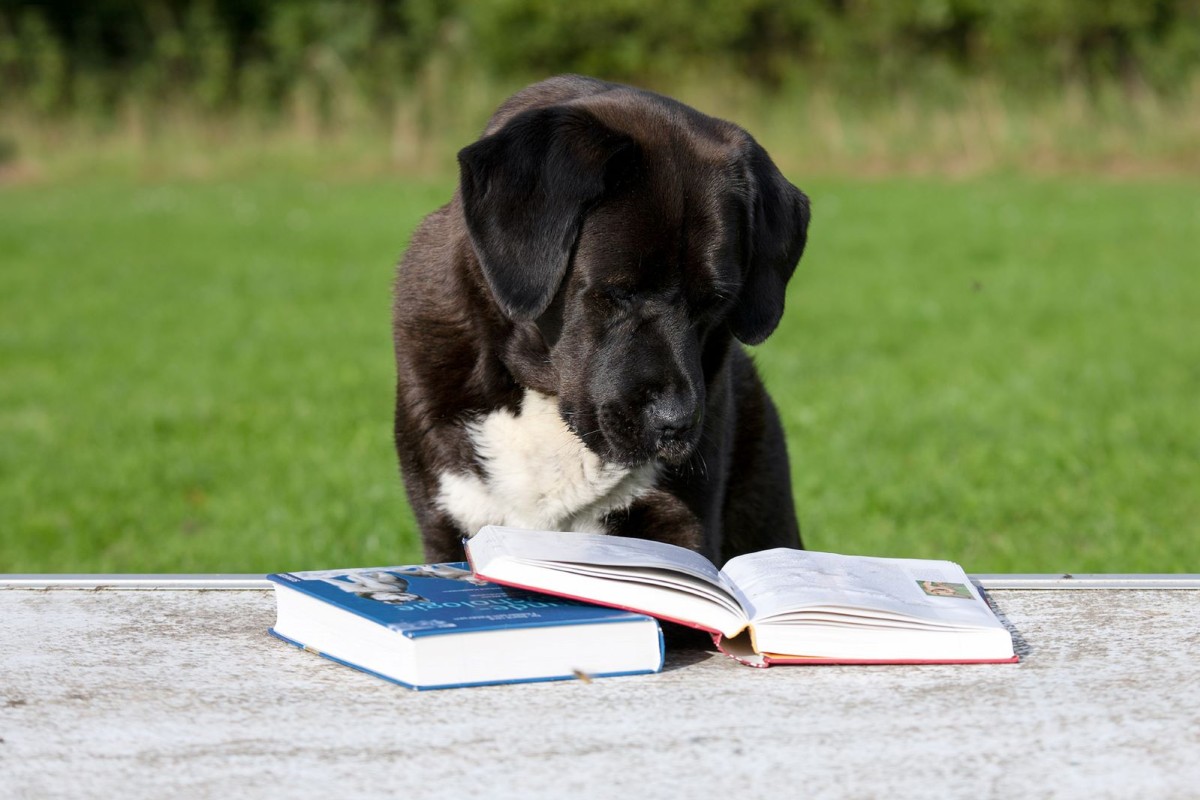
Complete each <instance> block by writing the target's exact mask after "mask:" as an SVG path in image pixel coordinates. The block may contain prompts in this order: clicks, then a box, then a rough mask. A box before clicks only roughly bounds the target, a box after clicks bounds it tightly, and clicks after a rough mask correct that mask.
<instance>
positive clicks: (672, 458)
mask: <svg viewBox="0 0 1200 800" xmlns="http://www.w3.org/2000/svg"><path fill="white" fill-rule="evenodd" d="M459 165H460V180H459V187H458V191H456V192H455V194H454V197H453V199H452V200H451V201H450V203H449V204H447V205H446V206H443V207H442V208H440V209H438V210H437V211H435V212H433V213H432V214H430V215H429V217H427V218H426V219H425V221H424V222H423V223H422V224H421V226H420V227H419V228H418V229H417V231H416V233H415V234H414V235H413V239H412V244H411V245H410V247H409V249H408V252H407V254H406V255H405V257H404V259H403V261H402V262H401V263H400V267H399V269H398V272H397V277H396V286H395V306H394V322H393V331H394V339H395V346H396V372H397V388H396V448H397V451H398V453H399V457H400V465H401V468H402V470H403V473H404V482H405V486H406V488H407V490H408V496H409V500H410V502H411V503H412V507H413V510H414V512H415V514H416V517H417V520H418V522H419V523H420V526H421V534H422V537H423V539H424V544H425V556H426V558H427V559H429V560H430V561H448V560H457V559H461V558H462V546H461V539H462V537H463V536H470V535H472V534H474V533H475V532H476V531H477V530H478V529H479V528H480V527H482V526H483V525H486V524H503V525H513V526H517V527H525V528H539V529H546V530H562V531H592V532H605V533H617V534H621V535H626V536H639V537H644V538H650V539H658V540H661V541H667V542H673V543H675V544H680V545H683V546H686V547H690V548H693V549H696V550H699V551H701V552H703V553H704V554H705V555H707V556H709V557H710V558H712V559H714V560H717V561H718V562H720V561H721V560H725V559H728V558H731V557H733V556H735V555H738V554H741V553H745V552H750V551H753V550H760V549H763V548H767V547H799V546H800V535H799V531H798V529H797V525H796V519H795V511H794V509H793V506H792V496H791V481H790V478H789V473H788V459H787V451H786V448H785V445H784V441H783V432H782V429H781V427H780V424H779V418H778V416H777V414H776V412H775V408H774V406H773V405H772V403H771V400H770V398H769V397H768V396H767V394H766V391H765V390H764V388H763V385H762V383H761V381H760V380H759V378H758V375H757V374H756V373H755V371H754V367H753V365H752V364H751V362H750V359H749V357H748V356H747V355H746V354H745V352H744V351H743V350H742V348H741V345H739V344H738V342H739V341H740V342H742V343H745V344H757V343H759V342H761V341H763V340H764V339H766V338H767V336H769V335H770V333H771V332H772V331H773V330H774V329H775V327H776V325H777V324H778V323H779V320H780V317H781V316H782V314H783V304H784V292H785V289H786V286H787V282H788V279H789V278H790V277H791V275H792V272H793V271H794V269H795V267H796V263H797V261H799V259H800V255H801V253H802V252H803V250H804V243H805V238H806V235H807V228H808V219H809V206H808V198H806V197H805V196H804V194H803V193H801V192H800V191H799V190H798V189H796V187H794V186H792V185H791V184H790V183H788V181H787V180H785V179H784V177H783V176H782V175H781V174H780V173H779V170H778V169H776V167H775V165H774V164H773V163H772V161H771V159H770V157H769V156H768V155H767V153H766V152H765V151H764V150H763V149H762V148H761V147H760V146H759V145H758V144H757V143H756V142H755V141H754V139H753V138H751V136H750V135H749V134H748V133H746V132H745V131H744V130H742V129H741V128H739V127H737V126H736V125H733V124H731V123H728V122H724V121H722V120H718V119H714V118H712V117H708V116H705V115H704V114H701V113H700V112H698V111H695V110H694V109H692V108H689V107H688V106H685V105H683V104H681V103H678V102H676V101H674V100H671V99H669V98H666V97H662V96H660V95H656V94H652V93H650V92H645V91H641V90H638V89H634V88H631V87H627V86H620V85H617V84H612V83H605V82H602V81H598V80H593V79H590V78H582V77H577V76H567V77H559V78H552V79H550V80H547V81H543V82H542V83H538V84H535V85H533V86H530V87H529V88H527V89H525V90H523V91H521V92H520V93H518V94H517V95H515V96H513V97H512V98H510V99H509V100H508V101H507V102H505V103H504V104H503V105H502V106H501V107H500V109H499V110H498V111H497V112H496V114H495V115H494V116H493V117H492V120H491V121H490V122H489V124H488V126H487V129H486V130H485V131H484V135H483V137H482V138H480V140H479V141H477V142H475V143H474V144H472V145H470V146H468V147H466V148H464V149H463V150H462V151H461V152H460V153H459Z"/></svg>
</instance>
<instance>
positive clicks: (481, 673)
mask: <svg viewBox="0 0 1200 800" xmlns="http://www.w3.org/2000/svg"><path fill="white" fill-rule="evenodd" d="M267 578H268V580H270V581H272V582H274V583H276V584H278V586H279V587H280V588H283V587H286V588H288V589H293V590H296V591H297V592H299V593H301V594H302V595H305V596H307V597H308V598H311V599H313V600H318V601H321V603H322V604H324V605H326V606H329V607H332V609H334V610H332V611H330V610H329V609H326V608H322V607H320V606H318V605H314V604H311V603H309V604H304V608H303V610H302V611H303V613H302V611H299V610H298V611H295V612H292V611H290V610H289V611H288V614H287V618H286V619H285V616H284V611H285V609H284V603H283V602H282V598H280V600H281V602H280V618H279V620H278V621H277V622H276V625H275V627H273V628H272V629H271V633H272V634H274V635H275V636H278V637H279V638H281V639H284V640H285V641H288V642H290V643H292V644H296V645H298V646H301V647H306V648H307V649H310V650H315V651H317V652H318V653H320V654H321V655H323V656H325V657H327V658H330V659H332V660H334V661H338V662H339V663H343V664H347V665H348V666H352V667H355V668H357V669H361V670H363V671H366V672H370V673H372V674H375V675H378V676H380V677H384V678H386V679H388V680H392V681H394V682H397V683H401V684H403V685H406V686H411V687H413V688H446V687H449V686H463V685H476V684H484V683H509V682H519V681H534V680H555V679H565V678H571V677H578V676H579V674H580V673H581V672H583V673H587V674H589V675H591V676H595V677H602V676H607V675H615V674H635V673H645V672H655V671H658V670H659V669H661V666H662V655H663V653H662V639H661V632H660V631H659V630H658V627H657V623H656V622H654V621H653V620H652V619H651V618H649V617H646V616H644V615H642V614H636V613H632V612H628V611H620V610H616V609H612V608H605V607H601V606H595V605H591V604H587V603H582V602H578V601H574V600H567V599H563V598H557V597H550V596H548V595H543V594H537V593H534V592H528V591H523V590H518V589H511V588H507V587H503V586H499V585H497V584H493V583H488V582H486V581H483V580H482V579H479V578H476V577H475V576H474V575H473V574H472V573H471V569H470V567H469V565H468V564H466V563H465V562H457V563H445V564H420V565H410V566H394V567H375V568H364V569H341V570H323V571H306V572H292V573H277V574H272V575H268V576H267ZM277 597H279V591H278V589H277ZM292 605H293V604H292V603H289V605H288V609H291V607H292ZM339 612H348V614H349V615H351V616H352V617H356V618H359V619H360V620H366V621H368V622H370V623H373V625H374V626H379V628H382V629H386V632H387V634H390V635H391V636H396V637H402V638H403V639H405V640H409V641H410V642H413V643H414V645H416V647H415V649H414V651H413V652H415V653H417V655H416V658H417V660H418V662H420V659H421V655H420V653H421V652H422V651H421V648H420V646H419V643H420V642H422V641H426V640H429V639H432V638H433V637H448V636H457V637H462V638H463V651H462V655H461V656H459V657H457V658H456V659H455V660H454V663H453V664H446V665H444V666H445V667H446V668H445V669H444V670H439V669H438V668H437V666H438V665H432V666H433V668H432V669H427V667H429V666H430V665H428V664H419V666H418V667H416V668H413V667H409V668H406V667H403V666H398V667H396V669H395V670H391V669H380V668H379V665H378V664H374V665H372V664H364V663H362V662H363V661H365V660H369V658H374V652H373V651H368V652H367V653H366V655H367V657H369V658H367V657H363V650H362V648H361V647H351V646H348V645H347V644H345V643H344V642H343V641H342V637H341V635H340V634H339V635H338V636H330V635H329V631H330V630H331V629H337V630H338V631H351V630H357V631H358V632H359V634H360V636H359V638H361V635H365V636H366V637H368V638H375V637H376V636H377V634H376V633H375V632H373V631H372V630H371V626H366V627H364V626H362V625H361V623H357V625H356V624H354V623H349V624H347V622H346V619H347V615H346V613H340V614H339ZM331 614H332V615H333V616H330V615H331ZM318 616H319V617H320V618H321V620H318V622H317V624H315V625H309V624H308V622H309V620H314V619H316V618H317V617H318ZM322 620H323V621H322ZM649 625H653V631H650V630H649V627H648V626H649ZM592 626H599V628H596V627H592ZM633 626H636V627H633ZM537 629H545V630H544V631H542V632H541V634H539V633H537V632H536V630H537ZM506 631H514V632H515V631H526V632H527V633H524V634H514V635H513V636H508V637H503V636H502V637H497V636H470V634H482V633H486V632H506ZM631 637H632V638H631ZM651 637H652V638H653V641H652V642H651V641H650V639H651ZM347 638H349V637H347ZM606 641H608V642H610V644H609V645H608V646H607V649H608V650H610V651H611V649H612V648H618V649H620V648H622V647H625V646H626V645H625V643H626V642H627V641H628V642H629V643H630V644H629V647H628V648H627V649H629V650H630V653H629V655H628V657H625V658H624V661H626V662H628V664H627V667H628V668H624V669H622V668H621V661H622V655H621V653H619V652H609V653H606V654H603V655H602V654H601V652H599V651H597V650H596V649H595V648H594V647H593V645H595V646H596V647H601V646H603V643H604V642H606ZM650 645H652V646H653V647H654V648H656V649H657V654H656V656H654V658H655V659H656V663H653V664H651V663H648V661H649V660H650V659H651V657H650V655H649V654H648V652H647V650H648V646H650ZM489 648H491V649H492V650H494V651H495V652H491V651H489ZM531 650H536V653H537V654H538V656H539V657H538V658H535V659H534V662H535V663H544V668H542V669H539V668H538V667H536V666H535V667H533V668H530V667H528V664H529V662H530V657H529V654H530V652H531ZM634 650H637V653H636V654H635V653H634V652H633V651H634ZM517 651H519V652H517ZM438 652H439V653H441V652H443V650H442V649H439V650H438ZM349 653H353V654H355V655H351V656H349V657H348V656H347V654H349ZM542 653H544V654H545V655H544V657H541V655H540V654H542ZM575 653H579V654H580V655H578V657H576V656H575V655H574V654H575ZM506 656H511V658H510V659H508V660H511V661H513V662H514V665H513V666H512V667H511V668H510V667H506V666H505V664H504V663H503V662H504V661H505V660H506ZM439 657H440V656H439ZM614 659H615V660H614ZM396 660H397V659H396V658H393V659H392V660H391V661H388V662H387V663H388V664H391V663H393V662H395V661H396ZM399 660H400V661H404V659H399ZM574 661H579V662H580V663H579V664H573V665H572V666H571V667H570V668H567V667H566V666H565V665H566V664H567V662H572V663H573V662H574ZM518 662H519V665H518ZM597 662H599V663H600V664H601V669H599V670H597V671H594V672H590V671H589V664H594V663H597ZM381 663H382V662H381ZM613 667H616V668H615V669H614V668H613ZM414 669H418V670H420V671H421V672H422V674H423V675H426V677H423V678H421V677H415V676H414V675H411V674H405V673H406V672H407V673H412V672H413V671H414ZM521 669H526V670H528V674H527V675H524V677H517V676H518V674H520V673H519V670H521ZM431 671H432V672H442V673H445V674H446V677H447V681H446V682H436V681H437V680H438V679H436V678H435V679H434V680H435V683H430V682H429V679H428V677H427V673H429V672H431ZM489 671H490V673H492V674H489ZM397 673H400V674H397Z"/></svg>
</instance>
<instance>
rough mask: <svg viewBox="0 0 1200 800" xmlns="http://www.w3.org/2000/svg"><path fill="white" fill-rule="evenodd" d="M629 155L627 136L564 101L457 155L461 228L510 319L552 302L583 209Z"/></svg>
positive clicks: (533, 314)
mask: <svg viewBox="0 0 1200 800" xmlns="http://www.w3.org/2000/svg"><path fill="white" fill-rule="evenodd" d="M636 152H637V145H636V143H635V142H634V141H633V139H632V138H630V137H629V136H627V135H625V134H622V133H618V132H616V131H613V130H611V129H610V128H608V127H606V126H605V125H604V124H602V123H601V122H600V121H599V120H597V119H596V118H595V117H593V116H592V115H591V114H589V113H588V112H587V111H584V110H583V109H579V108H572V107H569V106H551V107H549V108H537V109H531V110H529V111H526V112H523V113H521V114H518V115H517V116H515V117H513V118H512V119H511V120H510V121H509V122H508V124H506V125H505V126H504V127H503V128H501V129H500V130H498V131H496V132H495V133H493V134H491V135H490V136H485V137H484V138H482V139H480V140H479V141H478V142H475V144H472V145H470V146H468V147H465V148H463V149H462V150H461V151H460V152H459V154H458V163H459V168H460V169H459V180H460V185H461V188H462V203H463V212H464V214H465V216H466V221H467V230H468V231H469V232H470V234H471V243H472V244H473V245H474V246H475V253H476V254H477V255H478V256H479V262H480V264H481V265H482V267H483V274H484V276H485V277H486V278H487V282H488V285H489V286H490V287H491V289H492V293H493V294H494V295H495V297H496V299H497V301H499V303H500V306H501V307H502V308H503V309H504V312H505V313H506V314H507V315H508V316H509V317H510V318H513V319H536V318H537V317H539V316H541V314H542V313H543V312H544V311H545V310H546V308H547V307H548V306H549V305H550V301H551V300H553V299H554V295H555V293H556V292H557V291H558V287H559V284H560V283H561V282H562V279H563V276H564V275H565V274H566V271H567V264H568V262H569V261H570V258H571V253H572V251H573V250H574V248H575V242H576V240H577V239H578V238H579V229H580V227H581V226H582V224H583V217H584V215H585V214H586V213H587V210H588V209H589V208H590V207H591V206H592V205H593V204H594V203H595V202H596V201H597V200H599V199H600V197H601V195H602V194H603V193H604V189H605V186H606V184H607V183H608V181H610V180H611V179H613V178H614V177H615V170H616V169H618V168H619V167H620V166H621V165H623V164H627V163H628V159H629V158H630V157H631V156H632V155H634V154H635V153H636Z"/></svg>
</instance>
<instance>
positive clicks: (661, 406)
mask: <svg viewBox="0 0 1200 800" xmlns="http://www.w3.org/2000/svg"><path fill="white" fill-rule="evenodd" d="M699 417H700V409H699V407H698V406H697V405H696V402H695V400H694V399H693V398H692V397H690V396H688V395H682V394H674V395H669V396H667V397H663V398H660V399H659V400H657V401H655V402H653V403H651V404H650V405H649V406H648V407H647V408H646V429H647V431H648V432H649V433H650V434H651V436H652V437H653V438H654V439H655V441H656V443H657V444H658V445H660V446H661V445H666V444H671V443H673V442H678V441H680V440H683V439H687V438H688V437H689V436H690V435H691V432H692V429H693V428H694V427H695V426H696V425H697V424H698V423H699V421H700V420H699Z"/></svg>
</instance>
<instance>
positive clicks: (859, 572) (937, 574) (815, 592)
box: [723, 548, 1003, 628]
mask: <svg viewBox="0 0 1200 800" xmlns="http://www.w3.org/2000/svg"><path fill="white" fill-rule="evenodd" d="M723 572H724V574H725V576H726V578H728V580H729V581H731V582H732V583H734V584H736V585H737V587H738V589H739V590H740V595H741V601H742V605H743V607H745V608H746V611H747V613H748V614H749V615H750V619H751V621H753V622H755V623H758V622H764V621H770V622H775V621H777V619H778V620H779V621H783V620H784V619H789V618H798V619H802V618H803V617H804V614H805V612H811V611H820V612H823V613H826V614H827V613H830V612H833V613H838V612H843V613H844V612H846V611H851V612H854V611H858V612H867V616H879V617H883V618H885V619H899V620H928V621H930V622H933V623H935V624H936V625H938V626H939V627H952V628H954V627H977V626H978V627H989V628H996V627H1000V628H1002V627H1003V626H1002V625H1001V623H1000V622H999V620H997V619H996V617H995V615H993V614H992V613H991V611H990V610H989V609H988V608H987V606H986V605H985V604H984V602H983V600H982V598H980V596H979V593H978V592H977V591H976V589H975V587H974V586H973V585H972V584H971V582H970V579H968V578H967V575H966V573H965V572H963V570H962V567H960V566H958V565H957V564H954V563H952V562H950V561H927V560H923V559H909V558H867V557H864V556H841V555H835V554H832V553H817V552H813V551H811V550H787V549H782V548H780V549H776V550H764V551H762V552H760V553H751V554H749V555H745V556H739V557H738V558H735V559H732V560H731V561H730V562H729V563H728V564H726V565H725V568H724V570H723ZM943 592H944V594H943ZM773 618H775V619H773ZM826 621H828V620H827V619H826ZM847 621H849V620H847ZM860 621H862V622H865V621H866V620H860Z"/></svg>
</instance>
